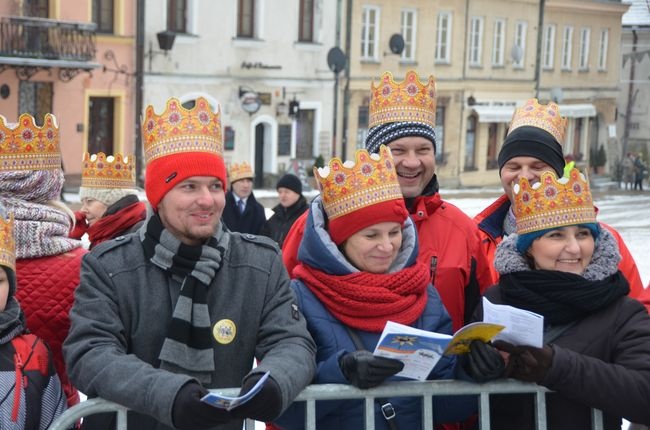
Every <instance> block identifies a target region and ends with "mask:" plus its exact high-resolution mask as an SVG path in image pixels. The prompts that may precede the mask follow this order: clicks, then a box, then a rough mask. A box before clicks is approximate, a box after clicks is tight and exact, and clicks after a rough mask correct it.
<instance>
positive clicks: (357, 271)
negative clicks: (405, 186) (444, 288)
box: [275, 146, 502, 430]
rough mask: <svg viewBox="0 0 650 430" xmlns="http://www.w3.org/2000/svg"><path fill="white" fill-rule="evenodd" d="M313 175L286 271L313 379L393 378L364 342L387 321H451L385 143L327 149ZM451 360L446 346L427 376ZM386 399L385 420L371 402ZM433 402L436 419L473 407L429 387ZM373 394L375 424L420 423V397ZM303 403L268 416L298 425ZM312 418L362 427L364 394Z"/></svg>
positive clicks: (441, 329) (449, 369)
mask: <svg viewBox="0 0 650 430" xmlns="http://www.w3.org/2000/svg"><path fill="white" fill-rule="evenodd" d="M315 170H316V169H315ZM315 177H316V178H317V180H318V184H319V189H320V192H321V195H320V196H319V197H317V198H316V199H315V200H314V201H313V202H312V204H311V208H310V212H309V215H308V218H307V224H306V228H305V234H304V237H303V239H302V242H301V245H300V249H299V252H298V257H299V260H300V264H299V265H298V266H296V267H295V268H294V270H293V274H292V277H293V278H295V279H293V280H292V287H293V289H294V291H295V293H296V295H297V297H298V302H299V307H300V309H302V311H303V313H304V315H305V318H306V320H307V324H308V329H309V331H310V333H311V335H312V336H313V338H314V340H315V342H316V345H317V353H316V362H317V375H316V377H315V380H314V381H313V383H317V384H326V383H338V384H352V385H354V386H357V387H359V388H370V387H374V386H377V385H379V384H381V383H382V382H383V381H384V380H386V379H391V380H397V379H401V378H398V377H397V376H394V375H395V374H397V373H398V372H399V371H401V370H402V367H403V364H402V363H401V362H400V361H398V360H393V359H389V358H383V357H376V356H374V355H373V354H372V352H371V351H373V350H374V348H375V345H376V344H377V341H378V340H379V336H380V335H381V332H382V330H383V328H384V326H385V324H386V322H387V321H394V322H398V323H401V324H407V325H410V326H412V327H416V328H420V329H424V330H428V331H432V332H438V333H446V334H451V331H452V326H451V319H450V317H449V314H448V313H447V311H446V310H445V308H444V306H443V304H442V302H441V300H440V297H439V296H438V293H437V292H436V291H435V289H434V288H433V287H432V285H431V284H430V283H429V272H428V268H427V267H426V266H424V265H423V264H421V263H418V262H417V261H416V260H417V252H418V244H417V236H416V230H415V227H414V225H413V223H412V221H411V220H410V218H409V217H408V212H407V211H406V208H405V206H404V199H403V197H402V193H401V190H400V185H399V183H398V181H397V174H396V171H395V167H394V164H393V159H392V157H391V155H390V150H389V149H388V148H387V147H385V146H384V147H382V148H381V149H380V151H379V153H378V154H372V155H370V154H369V153H368V152H367V151H366V150H359V151H357V153H356V160H355V162H354V163H351V162H346V163H345V164H344V163H342V162H341V161H340V160H338V159H334V160H332V161H330V163H329V166H327V167H325V168H321V169H318V170H316V171H315ZM489 352H493V353H494V354H497V355H498V353H496V351H494V350H490V351H489ZM456 363H457V361H456V359H455V358H454V357H453V356H442V358H441V359H440V361H439V362H438V363H437V364H436V366H435V368H434V369H433V371H432V372H431V373H430V375H429V377H428V379H452V378H455V377H456V376H457V368H456V367H457V366H456ZM494 363H495V364H494V366H495V369H496V373H495V374H498V373H499V370H500V369H501V368H500V367H499V366H501V365H502V362H501V361H500V358H499V359H497V360H495V362H494ZM461 373H463V374H464V372H461ZM386 402H390V403H391V405H392V407H393V409H394V411H395V417H394V418H393V419H392V420H391V423H390V425H389V423H388V422H387V420H386V419H385V418H384V416H383V415H382V413H381V411H380V405H381V404H385V403H386ZM433 402H434V403H433V414H434V421H435V422H436V423H442V422H455V421H461V420H463V419H465V418H466V417H468V416H469V415H470V414H471V413H472V412H474V411H475V410H476V400H475V398H474V397H470V396H457V397H454V396H450V397H435V398H434V400H433ZM375 403H376V405H375V415H376V418H375V425H376V428H378V429H383V428H390V429H393V428H399V429H417V428H421V426H422V423H421V419H422V409H421V404H422V400H421V398H420V397H410V398H408V397H400V398H390V399H381V402H375ZM304 409H305V405H304V403H302V402H298V403H294V404H293V405H292V406H291V407H290V408H289V409H288V410H287V411H286V412H285V413H284V414H283V415H282V416H281V417H280V419H279V420H278V421H277V422H276V423H275V424H276V425H279V426H280V427H282V428H285V429H298V428H303V427H304V422H305V421H304V419H305V412H304ZM316 421H317V428H319V429H338V430H344V429H359V428H363V425H364V402H363V400H340V401H320V402H316Z"/></svg>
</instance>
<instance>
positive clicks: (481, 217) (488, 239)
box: [474, 194, 650, 310]
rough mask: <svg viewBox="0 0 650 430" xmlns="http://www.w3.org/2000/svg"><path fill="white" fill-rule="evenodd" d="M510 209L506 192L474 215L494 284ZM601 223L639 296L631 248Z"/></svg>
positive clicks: (633, 294)
mask: <svg viewBox="0 0 650 430" xmlns="http://www.w3.org/2000/svg"><path fill="white" fill-rule="evenodd" d="M509 210H510V200H509V199H508V196H507V195H506V194H504V195H502V196H501V197H499V198H498V199H497V200H496V201H495V202H494V203H492V204H491V205H490V206H488V207H487V208H485V209H484V210H483V211H482V212H481V213H479V214H478V215H476V216H475V217H474V221H475V222H476V224H477V225H478V228H479V234H480V237H481V248H482V254H484V255H485V256H486V257H487V259H488V260H489V266H490V269H491V272H492V283H493V284H496V283H497V282H498V280H499V274H498V273H497V271H496V269H495V268H494V253H495V251H496V249H497V245H498V244H499V243H500V242H501V240H502V239H503V220H504V219H505V217H506V214H507V213H508V211H509ZM600 225H601V226H603V227H605V228H606V229H607V230H609V231H610V232H611V233H612V235H614V237H615V238H616V241H617V242H618V248H619V252H620V253H621V262H620V263H619V264H618V268H619V270H620V271H621V273H623V275H624V276H625V278H626V279H627V281H628V283H629V284H630V294H629V296H630V297H633V298H636V297H638V296H639V294H641V292H642V291H643V284H642V283H641V276H640V275H639V270H638V269H637V267H636V263H635V262H634V258H633V257H632V254H631V253H630V250H629V249H627V246H625V242H624V241H623V238H622V237H621V235H620V234H619V233H618V232H617V231H616V230H614V228H613V227H611V226H609V225H607V224H605V223H602V222H601V223H600ZM649 301H650V298H649ZM646 308H648V310H650V303H647V304H646Z"/></svg>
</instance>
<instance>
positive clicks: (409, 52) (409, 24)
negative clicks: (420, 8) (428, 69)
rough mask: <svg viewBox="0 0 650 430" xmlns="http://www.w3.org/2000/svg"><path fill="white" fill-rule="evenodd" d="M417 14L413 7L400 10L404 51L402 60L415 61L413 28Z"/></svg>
mask: <svg viewBox="0 0 650 430" xmlns="http://www.w3.org/2000/svg"><path fill="white" fill-rule="evenodd" d="M416 22H417V15H416V14H415V10H413V9H403V10H402V37H403V38H404V51H402V60H404V61H415V30H416Z"/></svg>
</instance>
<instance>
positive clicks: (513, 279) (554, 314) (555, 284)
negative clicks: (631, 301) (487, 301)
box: [499, 270, 630, 326]
mask: <svg viewBox="0 0 650 430" xmlns="http://www.w3.org/2000/svg"><path fill="white" fill-rule="evenodd" d="M499 285H500V286H501V292H502V295H503V299H504V302H505V303H507V304H509V305H512V306H515V307H517V308H521V309H526V310H529V311H532V312H535V313H538V314H541V315H544V325H547V326H548V325H557V324H566V323H570V322H572V321H576V320H579V319H582V318H584V317H585V316H587V315H588V314H590V313H592V312H595V311H597V310H599V309H602V308H604V307H605V306H607V305H609V304H610V303H612V302H614V301H615V300H617V299H619V298H620V297H623V296H625V295H627V294H628V292H629V291H630V287H629V285H628V283H627V280H626V279H625V277H624V276H623V275H622V274H621V272H620V271H617V272H616V273H614V274H613V275H610V276H607V277H605V278H603V279H600V280H587V279H585V278H584V277H582V276H580V275H576V274H573V273H568V272H560V271H555V270H528V271H521V272H512V273H508V274H503V275H501V278H500V280H499Z"/></svg>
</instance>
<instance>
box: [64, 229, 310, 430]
mask: <svg viewBox="0 0 650 430" xmlns="http://www.w3.org/2000/svg"><path fill="white" fill-rule="evenodd" d="M226 234H230V235H231V238H230V245H229V248H228V249H227V250H226V252H225V254H224V261H223V265H222V267H221V269H220V270H219V272H218V274H217V276H216V277H215V279H214V280H213V282H212V284H211V285H210V288H209V292H208V306H209V308H210V319H211V325H212V327H213V329H214V328H215V325H217V324H216V323H217V322H218V321H223V320H230V321H232V322H233V323H234V326H235V335H234V339H233V340H232V341H231V342H229V343H226V344H221V343H219V342H216V341H215V342H214V357H215V364H216V371H215V373H214V374H213V375H212V383H211V384H210V385H209V386H206V388H226V387H239V386H241V383H242V380H243V379H244V378H245V377H246V376H247V375H248V374H249V373H251V372H254V373H257V372H264V371H267V370H269V371H270V373H271V377H273V378H274V379H275V380H276V381H277V383H278V385H279V386H280V388H281V391H282V401H283V409H284V408H286V407H287V406H288V405H289V404H290V403H291V401H292V400H293V399H294V397H295V396H296V395H297V394H298V393H299V392H300V391H301V390H302V389H303V388H304V387H305V386H306V385H307V384H309V383H310V381H311V380H312V377H313V375H314V372H315V360H314V357H315V345H314V342H313V340H312V338H311V336H310V335H309V333H308V331H307V327H306V324H305V321H304V318H303V317H302V314H300V313H299V312H298V309H297V307H296V305H295V303H296V302H295V298H294V295H293V292H292V291H291V289H290V288H289V278H288V275H287V272H286V270H285V269H284V266H283V264H282V259H281V256H280V252H279V250H278V248H277V246H276V245H275V244H274V243H272V241H271V240H269V239H268V238H264V237H260V236H253V235H242V234H239V233H226ZM179 289H180V282H178V281H177V280H175V279H172V278H171V277H170V276H169V275H168V274H167V273H166V272H164V271H162V270H161V269H160V268H158V267H156V266H154V265H153V264H151V263H150V262H148V261H147V260H146V259H145V257H144V253H143V249H142V245H141V243H140V240H139V237H138V235H137V234H130V235H128V236H122V237H119V238H116V239H115V240H113V241H109V242H106V243H103V244H100V245H99V246H97V247H96V248H95V249H93V251H92V252H91V253H89V254H88V255H86V256H85V258H84V260H83V263H82V266H81V280H80V285H79V287H78V288H77V290H76V293H75V303H74V305H73V307H72V310H71V312H70V320H71V327H70V332H69V335H68V337H67V339H66V341H65V343H64V346H63V352H64V356H65V359H66V363H67V368H68V372H69V374H70V378H71V380H72V382H73V383H74V384H75V386H76V387H77V388H79V390H80V391H81V392H83V393H85V394H87V395H88V396H89V397H102V398H104V399H107V400H111V401H114V402H116V403H119V404H122V405H125V406H127V407H128V408H130V409H131V410H133V411H135V412H134V413H129V422H128V425H129V428H137V429H169V428H171V426H172V406H173V403H174V399H175V397H176V394H177V393H178V391H179V389H180V388H181V387H182V386H183V385H184V384H185V383H186V382H188V381H189V380H191V379H192V378H191V377H190V376H187V375H183V374H178V373H171V372H169V371H166V370H161V369H158V366H159V364H160V363H159V360H158V353H159V352H160V349H161V346H162V343H163V340H164V339H165V335H166V330H167V325H168V322H169V321H170V319H171V315H172V311H173V308H174V304H175V303H176V299H177V298H178V294H179ZM255 359H257V360H258V361H259V364H258V367H257V368H256V369H255V370H253V371H252V370H251V368H252V365H253V362H254V360H255ZM113 415H114V414H113ZM107 418H111V417H106V416H104V417H101V418H99V419H94V420H93V422H92V425H90V423H87V424H89V425H90V426H89V427H88V428H93V429H95V428H109V427H108V425H109V421H110V420H109V419H107ZM241 426H242V422H241V421H234V422H231V423H229V424H227V425H224V426H221V427H219V428H222V429H241V428H242V427H241Z"/></svg>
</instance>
